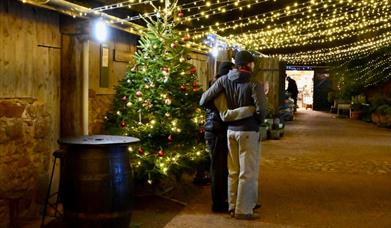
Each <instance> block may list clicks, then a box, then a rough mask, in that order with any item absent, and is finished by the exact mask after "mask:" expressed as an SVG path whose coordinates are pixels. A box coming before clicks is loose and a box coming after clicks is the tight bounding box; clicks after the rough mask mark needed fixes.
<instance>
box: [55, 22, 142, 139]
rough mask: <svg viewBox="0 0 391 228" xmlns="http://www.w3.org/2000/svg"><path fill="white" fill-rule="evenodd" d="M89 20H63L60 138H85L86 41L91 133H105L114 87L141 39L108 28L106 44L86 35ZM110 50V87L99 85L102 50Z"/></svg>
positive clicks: (121, 76)
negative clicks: (83, 83)
mask: <svg viewBox="0 0 391 228" xmlns="http://www.w3.org/2000/svg"><path fill="white" fill-rule="evenodd" d="M89 28H90V24H89V22H88V21H85V20H81V19H73V18H70V17H66V16H62V17H61V31H62V33H63V43H62V45H63V52H62V89H61V91H62V92H61V93H62V95H61V97H62V100H61V113H62V115H63V116H62V122H61V135H62V136H63V137H65V136H79V135H82V134H83V132H82V82H83V53H82V51H83V42H84V41H85V40H86V39H88V41H89V134H102V133H104V132H103V122H104V116H105V114H106V112H107V111H109V110H111V108H112V101H113V95H114V94H115V89H114V87H115V86H116V85H117V84H118V81H119V80H121V79H122V78H124V76H125V74H126V71H127V68H128V64H129V61H130V60H131V58H132V55H133V54H134V52H135V51H136V44H137V40H138V37H137V36H134V35H131V34H129V33H125V32H123V31H119V30H116V29H113V28H110V29H109V34H110V38H109V39H108V40H107V41H106V42H105V43H104V44H101V43H98V42H96V41H94V39H93V37H90V36H88V35H87V32H88V31H89ZM102 45H104V46H105V47H107V48H108V49H109V56H108V57H109V63H108V78H109V86H108V88H102V87H101V86H100V72H101V71H100V62H101V56H100V55H101V47H102Z"/></svg>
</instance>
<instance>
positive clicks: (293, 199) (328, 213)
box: [26, 110, 391, 228]
mask: <svg viewBox="0 0 391 228" xmlns="http://www.w3.org/2000/svg"><path fill="white" fill-rule="evenodd" d="M190 182H191V177H189V178H188V181H187V182H186V183H183V184H181V185H180V186H177V188H176V191H173V192H172V193H171V197H173V198H175V199H178V200H181V201H184V202H187V205H186V206H183V205H181V204H179V203H178V202H173V201H171V200H167V199H164V198H161V197H156V196H150V195H146V196H144V197H140V196H139V197H136V203H135V207H134V209H133V214H132V225H131V226H130V227H132V228H137V227H141V228H144V227H145V228H161V227H167V228H182V227H186V228H198V227H200V228H201V227H213V228H220V227H221V228H230V227H241V228H246V227H266V228H268V227H376V228H378V227H384V228H385V227H387V228H389V227H391V129H383V128H378V127H376V126H375V125H373V124H370V123H365V122H362V121H357V120H350V119H340V118H335V115H334V114H330V113H323V112H315V111H312V110H299V111H298V113H297V116H296V119H295V120H294V121H292V122H288V123H287V126H286V131H285V135H284V137H282V138H281V139H280V140H267V141H263V142H262V161H261V175H260V183H261V186H260V188H261V201H262V208H260V209H258V211H259V213H260V215H261V218H260V219H258V220H255V221H242V220H236V219H233V218H230V217H229V216H228V215H227V214H215V213H212V212H211V210H210V189H209V186H205V187H198V186H194V185H192V184H191V183H190ZM175 192H177V194H175ZM178 192H179V193H178ZM37 224H39V223H35V225H33V224H30V225H29V226H26V228H27V227H29V228H31V227H38V226H36V225H37ZM52 227H56V226H52Z"/></svg>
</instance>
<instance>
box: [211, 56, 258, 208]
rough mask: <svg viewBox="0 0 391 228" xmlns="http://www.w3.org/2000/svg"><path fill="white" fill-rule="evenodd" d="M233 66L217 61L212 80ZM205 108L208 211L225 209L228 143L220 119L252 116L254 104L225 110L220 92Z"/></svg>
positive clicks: (225, 106)
mask: <svg viewBox="0 0 391 228" xmlns="http://www.w3.org/2000/svg"><path fill="white" fill-rule="evenodd" d="M233 66H234V64H233V63H231V62H223V63H221V65H220V67H219V72H218V74H217V75H216V76H215V80H217V79H218V78H219V77H221V76H223V75H226V74H228V72H229V71H230V70H232V69H233ZM212 83H213V82H212ZM205 108H206V109H205V111H206V120H205V142H206V144H207V145H208V150H209V155H210V176H211V193H212V211H213V212H227V211H228V202H227V201H228V200H227V193H228V190H227V187H228V183H227V181H228V168H227V156H228V145H227V124H226V123H224V122H223V121H233V120H239V119H243V118H248V117H250V116H252V115H253V113H254V111H255V107H254V106H246V107H240V108H237V109H234V110H229V109H228V107H227V100H226V98H225V96H224V94H220V95H219V96H218V97H216V98H215V99H214V100H212V101H210V102H208V103H207V104H206V105H205Z"/></svg>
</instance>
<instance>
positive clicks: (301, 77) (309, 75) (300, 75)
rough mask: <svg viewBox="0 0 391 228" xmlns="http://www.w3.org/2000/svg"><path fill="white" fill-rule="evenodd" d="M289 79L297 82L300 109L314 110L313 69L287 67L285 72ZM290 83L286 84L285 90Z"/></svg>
mask: <svg viewBox="0 0 391 228" xmlns="http://www.w3.org/2000/svg"><path fill="white" fill-rule="evenodd" d="M285 73H286V75H287V77H290V78H292V79H293V80H295V81H296V84H297V89H298V91H299V93H298V95H297V106H298V108H299V109H300V108H305V109H309V108H310V109H312V108H313V97H314V70H313V69H312V68H311V67H298V66H287V67H286V71H285ZM287 87H288V83H285V90H286V89H287Z"/></svg>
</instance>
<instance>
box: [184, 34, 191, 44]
mask: <svg viewBox="0 0 391 228" xmlns="http://www.w3.org/2000/svg"><path fill="white" fill-rule="evenodd" d="M189 40H190V35H189V34H186V35H185V36H184V37H182V41H184V42H186V41H189Z"/></svg>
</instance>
